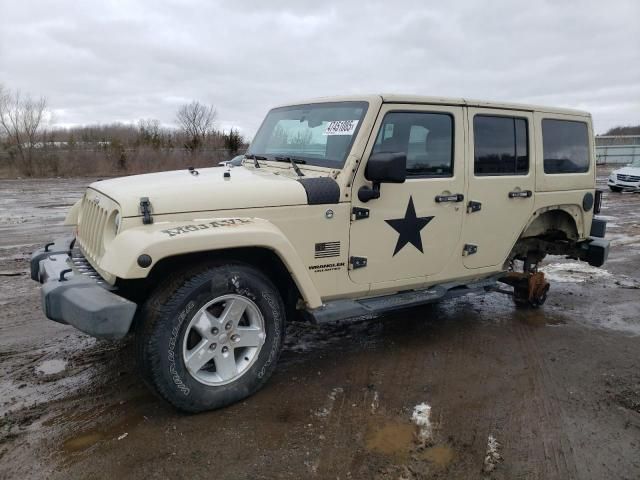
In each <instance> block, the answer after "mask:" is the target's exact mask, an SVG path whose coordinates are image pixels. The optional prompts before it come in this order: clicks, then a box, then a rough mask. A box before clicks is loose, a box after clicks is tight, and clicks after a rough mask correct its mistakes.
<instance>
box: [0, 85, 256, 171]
mask: <svg viewBox="0 0 640 480" xmlns="http://www.w3.org/2000/svg"><path fill="white" fill-rule="evenodd" d="M175 120H176V125H177V127H166V126H162V125H161V124H160V122H159V121H158V120H156V119H142V120H139V121H138V122H137V123H135V124H128V123H126V124H125V123H113V124H94V125H85V126H77V127H68V128H52V127H51V126H50V125H51V123H52V114H51V111H50V110H49V108H48V103H47V100H46V98H44V97H38V98H35V97H32V96H31V95H28V94H26V95H25V94H22V93H21V92H20V91H18V90H9V89H7V88H5V87H3V86H2V84H0V176H74V175H78V176H82V175H96V176H108V175H121V174H130V173H143V172H149V171H160V170H167V169H175V168H185V167H187V166H192V165H194V166H210V165H216V164H217V163H218V162H220V161H222V160H227V159H229V158H231V157H233V156H234V155H236V154H237V153H238V152H242V151H243V150H244V149H246V147H247V142H246V139H245V138H244V137H243V136H242V135H241V134H240V132H239V131H238V130H236V129H233V128H232V129H230V130H229V131H223V130H220V129H218V128H217V127H216V120H217V112H216V109H215V108H214V106H213V105H209V104H205V103H202V102H199V101H196V100H194V101H192V102H190V103H186V104H184V105H181V106H180V107H179V108H178V110H177V112H176V117H175Z"/></svg>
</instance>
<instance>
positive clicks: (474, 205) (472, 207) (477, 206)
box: [467, 200, 482, 213]
mask: <svg viewBox="0 0 640 480" xmlns="http://www.w3.org/2000/svg"><path fill="white" fill-rule="evenodd" d="M480 210H482V204H481V203H480V202H474V201H473V200H469V203H467V213H473V212H479V211H480Z"/></svg>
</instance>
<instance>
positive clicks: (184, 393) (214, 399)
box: [136, 263, 285, 412]
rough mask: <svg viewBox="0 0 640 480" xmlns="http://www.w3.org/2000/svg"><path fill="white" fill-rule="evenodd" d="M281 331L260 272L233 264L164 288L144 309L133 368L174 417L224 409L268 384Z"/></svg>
mask: <svg viewBox="0 0 640 480" xmlns="http://www.w3.org/2000/svg"><path fill="white" fill-rule="evenodd" d="M229 325H231V326H230V327H229ZM284 325H285V309H284V305H283V302H282V299H281V298H280V295H279V293H278V290H277V289H276V287H275V286H274V285H273V283H272V282H271V281H270V280H269V279H268V278H267V277H266V276H265V275H264V274H263V273H262V272H260V271H259V270H257V269H255V268H253V267H251V266H248V265H244V264H237V263H234V264H213V265H209V266H207V267H204V268H203V267H200V268H196V269H191V270H188V271H185V272H183V273H182V274H180V275H178V276H176V277H175V278H173V279H170V280H168V281H166V282H165V283H164V284H162V285H161V286H160V287H159V288H158V289H157V290H156V291H155V292H154V293H153V294H152V295H151V297H150V298H149V299H148V301H147V302H146V303H145V305H144V306H143V309H142V312H141V315H140V317H139V318H138V325H137V328H136V353H137V363H138V368H139V371H140V374H141V376H142V377H143V379H144V381H145V383H146V384H147V385H148V386H149V387H150V388H151V389H152V390H153V391H154V392H155V393H156V394H157V395H159V396H160V397H161V398H163V399H164V400H166V401H167V402H169V403H171V404H172V405H173V406H174V407H176V408H178V409H179V410H182V411H185V412H201V411H205V410H212V409H216V408H221V407H224V406H227V405H230V404H232V403H235V402H237V401H239V400H242V399H244V398H246V397H248V396H249V395H251V394H253V393H255V392H256V391H257V390H259V389H260V388H261V387H262V386H263V385H264V384H265V383H266V382H267V380H268V379H269V377H270V376H271V374H272V373H273V371H274V370H275V367H276V363H277V361H278V357H279V355H280V350H281V349H282V344H283V341H284ZM225 327H226V328H225ZM227 329H228V330H227ZM225 349H226V353H225ZM209 356H211V358H209V359H208V360H207V358H208V357H209ZM203 362H204V363H203ZM200 364H202V365H200ZM233 365H235V368H234V366H233Z"/></svg>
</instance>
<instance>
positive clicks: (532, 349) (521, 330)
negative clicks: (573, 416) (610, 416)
mask: <svg viewBox="0 0 640 480" xmlns="http://www.w3.org/2000/svg"><path fill="white" fill-rule="evenodd" d="M514 324H515V332H514V333H515V334H516V338H517V340H518V344H519V346H520V347H521V351H522V353H523V360H524V361H525V362H526V364H527V365H529V366H530V367H531V368H530V369H529V370H527V376H528V380H529V381H530V382H531V386H532V387H533V388H532V395H531V400H532V402H531V403H532V404H533V405H534V408H535V410H532V411H529V409H526V410H525V412H526V413H527V416H531V414H532V413H534V412H535V413H536V414H537V415H536V416H535V417H534V418H529V419H528V423H529V424H530V425H535V424H536V422H540V423H542V426H541V428H540V429H539V430H540V432H541V435H542V438H541V440H542V445H543V450H544V457H543V458H540V459H539V461H538V462H536V464H537V466H543V467H551V466H553V470H551V471H548V470H546V469H545V470H546V471H545V472H544V474H543V476H542V478H549V479H551V478H558V479H573V478H579V477H578V470H577V467H576V462H575V457H574V451H573V445H572V444H571V441H570V440H569V437H568V436H567V434H566V428H567V425H566V422H565V416H564V412H563V411H562V408H561V405H560V403H559V401H558V395H559V394H560V393H561V392H560V388H559V386H558V385H557V384H556V382H555V381H554V380H553V378H552V376H551V372H550V370H549V368H548V365H547V362H546V358H545V356H544V355H543V354H542V353H541V352H540V349H539V348H538V345H537V341H536V339H535V337H534V332H535V331H536V330H535V328H533V327H531V326H529V325H526V324H523V323H522V322H518V321H516V322H514ZM564 393H566V391H565V392H564ZM532 446H533V445H532ZM532 446H528V447H529V448H531V447H532ZM529 448H528V449H529ZM550 461H551V462H550Z"/></svg>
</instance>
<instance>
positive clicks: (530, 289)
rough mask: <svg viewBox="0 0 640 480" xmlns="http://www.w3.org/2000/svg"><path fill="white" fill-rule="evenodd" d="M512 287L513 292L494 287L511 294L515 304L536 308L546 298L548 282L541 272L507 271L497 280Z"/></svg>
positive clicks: (498, 290)
mask: <svg viewBox="0 0 640 480" xmlns="http://www.w3.org/2000/svg"><path fill="white" fill-rule="evenodd" d="M499 281H500V282H502V283H506V284H507V285H510V286H512V287H513V292H509V291H506V290H500V289H495V291H497V292H500V293H506V294H510V295H513V301H514V302H515V303H516V305H519V306H524V305H528V306H531V307H533V308H538V307H540V306H541V305H543V304H544V302H545V301H546V300H547V294H548V292H549V282H547V280H546V279H545V278H544V273H543V272H524V273H522V272H509V273H507V274H506V275H505V276H504V277H502V278H500V280H499Z"/></svg>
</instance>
